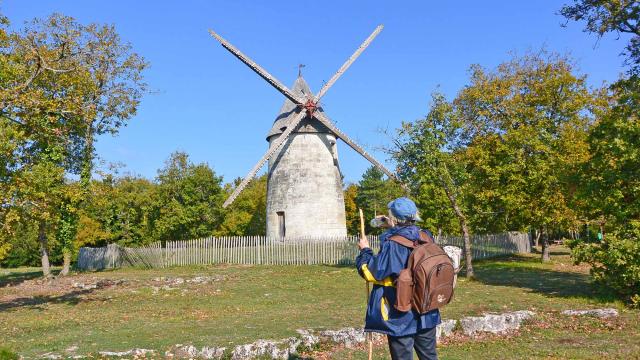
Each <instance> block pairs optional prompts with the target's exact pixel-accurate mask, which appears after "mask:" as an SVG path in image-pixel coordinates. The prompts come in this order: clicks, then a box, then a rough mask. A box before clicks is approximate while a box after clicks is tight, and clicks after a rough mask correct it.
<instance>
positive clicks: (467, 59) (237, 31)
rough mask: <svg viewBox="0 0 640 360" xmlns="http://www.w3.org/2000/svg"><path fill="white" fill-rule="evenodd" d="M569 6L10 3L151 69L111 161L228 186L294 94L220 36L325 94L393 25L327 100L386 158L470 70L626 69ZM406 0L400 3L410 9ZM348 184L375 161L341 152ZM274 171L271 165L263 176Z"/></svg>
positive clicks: (108, 151)
mask: <svg viewBox="0 0 640 360" xmlns="http://www.w3.org/2000/svg"><path fill="white" fill-rule="evenodd" d="M568 1H570V0H563V1H551V0H545V1H506V0H505V1H455V2H447V1H403V2H397V1H395V2H392V1H252V2H250V1H189V0H183V1H179V2H178V1H132V0H128V1H120V0H110V1H93V0H91V1H90V0H86V1H80V0H76V1H73V0H57V1H42V0H4V1H2V0H0V8H1V9H2V11H3V12H4V13H5V15H7V16H8V17H9V18H10V20H11V21H12V23H13V24H12V25H13V26H14V27H19V26H21V24H22V23H23V22H24V21H26V20H29V19H31V18H33V17H43V16H47V15H49V14H50V13H52V12H61V13H63V14H66V15H70V16H73V17H75V18H76V19H78V20H79V21H80V22H83V23H88V22H99V23H111V24H115V26H116V29H117V30H118V32H119V33H120V34H121V36H122V38H124V39H125V40H126V41H129V42H130V43H131V44H132V45H133V47H134V48H135V50H136V51H137V52H138V53H140V54H141V55H143V56H144V57H145V58H146V59H147V60H148V61H149V62H150V63H151V67H150V69H149V70H148V72H147V73H146V78H147V80H148V83H149V84H150V86H151V88H152V90H153V93H152V94H149V95H148V96H146V97H145V99H144V100H143V102H142V104H141V106H140V109H139V112H138V115H137V116H136V117H135V118H133V119H131V121H130V123H129V125H128V126H127V127H126V128H123V129H122V131H121V132H120V134H119V135H118V136H117V137H112V136H109V135H107V136H102V137H100V138H99V141H98V143H97V151H98V155H99V156H100V158H101V159H103V161H104V162H119V163H123V164H125V165H126V166H125V167H124V168H123V169H122V170H121V172H129V173H132V174H137V175H142V176H145V177H148V178H153V177H155V175H156V171H157V169H158V168H160V167H161V166H162V165H163V162H164V160H165V159H166V158H167V157H168V156H169V154H170V153H171V152H173V151H176V150H181V151H185V152H187V153H188V154H189V155H190V156H191V159H192V160H193V161H194V162H206V163H208V164H209V165H210V166H211V167H212V168H213V169H214V170H215V171H216V173H218V174H219V175H223V176H224V178H225V181H231V180H232V179H233V178H235V177H238V176H244V175H245V174H246V172H247V171H248V170H249V169H250V168H251V167H252V166H253V164H254V163H255V162H256V161H257V160H258V159H259V158H260V157H261V156H262V154H263V153H264V152H265V151H266V149H267V142H266V141H265V135H266V133H267V132H268V131H269V129H270V127H271V124H272V122H273V120H274V118H275V116H276V115H277V112H278V110H279V108H280V106H281V105H282V102H283V101H284V97H283V96H282V95H281V94H280V93H278V92H277V91H276V90H274V89H273V88H272V87H271V86H270V85H268V84H267V83H266V82H265V81H264V80H262V79H261V78H259V77H258V76H257V75H255V74H254V73H253V72H252V71H251V70H249V69H248V68H247V67H246V66H245V65H243V64H242V63H240V62H239V61H238V60H237V59H236V58H234V57H233V56H231V54H229V53H228V52H227V51H226V50H224V49H223V48H222V47H221V46H220V45H219V44H218V43H217V42H216V41H215V40H214V39H213V38H212V37H210V36H209V34H208V33H207V30H208V29H209V28H212V29H214V30H216V31H217V32H218V33H220V34H221V35H222V36H223V37H225V38H227V39H228V40H229V41H230V42H231V43H233V44H234V45H235V46H237V47H238V48H239V49H241V50H242V51H243V52H244V53H246V54H247V55H249V56H250V57H251V58H253V59H254V60H256V61H257V62H258V63H259V64H261V65H262V66H263V67H265V68H266V69H267V70H268V71H269V72H271V73H272V74H273V75H275V76H276V77H277V78H279V79H280V80H281V81H282V82H283V83H285V84H286V85H287V86H290V85H291V84H292V83H293V81H294V80H295V78H296V76H297V65H298V64H300V63H302V64H306V67H305V68H304V71H303V74H304V77H305V79H306V80H307V82H308V83H309V85H310V86H311V88H312V90H314V92H317V91H318V90H319V88H320V87H321V86H322V84H323V81H326V80H328V79H329V77H330V76H331V75H332V74H333V73H334V72H335V71H336V70H337V69H338V67H340V65H342V63H343V62H344V61H345V60H346V59H347V57H349V56H350V55H351V53H352V52H353V51H354V50H355V49H356V48H357V46H358V45H359V44H360V43H361V42H362V41H363V40H364V39H365V38H366V37H367V36H368V35H369V33H370V32H371V31H373V29H374V28H375V26H376V25H378V24H384V25H385V29H384V30H383V31H382V33H381V34H380V35H379V36H378V38H377V39H376V40H375V41H374V42H373V43H372V45H371V46H370V47H369V48H368V49H367V50H366V51H365V52H364V53H363V54H362V56H361V57H360V58H359V59H358V60H357V61H356V62H355V64H354V65H353V66H352V67H351V68H350V69H349V70H348V71H347V73H346V74H345V75H344V76H343V77H342V78H341V79H340V80H339V81H338V82H337V83H336V84H335V85H334V86H333V88H332V89H331V90H330V91H329V92H328V93H327V95H326V96H325V97H324V98H323V107H324V109H325V111H326V112H327V114H328V115H329V116H330V117H331V118H332V119H333V120H334V121H335V122H336V123H337V125H338V127H339V128H341V129H342V130H343V131H345V132H346V133H347V134H348V135H350V136H351V137H352V138H354V139H356V140H357V141H358V142H359V143H360V144H361V145H363V146H364V147H365V148H366V149H367V150H370V151H371V152H372V153H373V154H374V155H375V156H376V157H378V158H379V160H382V161H384V160H386V156H385V155H384V154H383V153H382V151H380V150H379V149H380V148H381V147H384V146H389V144H390V142H389V139H388V138H386V137H385V136H384V135H382V134H381V133H380V129H389V130H393V129H395V128H397V127H398V126H399V124H400V122H401V121H411V120H415V119H418V118H420V117H422V116H424V115H425V114H426V113H427V111H428V105H429V95H430V93H431V92H433V91H434V90H437V89H439V90H440V91H442V92H444V93H445V94H446V95H447V96H449V97H450V98H451V97H453V96H455V94H456V92H457V91H459V90H460V89H461V88H462V87H463V86H464V85H465V84H466V83H467V80H468V72H467V70H468V68H469V66H470V65H471V64H476V63H477V64H480V65H482V66H485V67H494V66H496V65H497V64H499V63H500V62H503V61H505V60H507V59H509V57H510V55H509V54H510V53H512V52H516V53H523V52H524V51H527V50H528V49H533V50H537V49H540V48H541V47H543V46H544V47H546V48H547V49H548V50H552V51H558V52H561V53H569V54H570V55H571V56H573V57H574V58H575V59H576V61H577V63H578V65H579V70H580V71H581V72H583V73H586V74H588V76H589V78H588V79H589V83H590V84H591V85H593V86H600V85H602V84H603V82H605V81H608V82H611V81H613V80H615V79H616V78H617V77H618V74H619V73H621V72H622V71H623V67H622V61H623V60H622V58H621V57H619V56H618V54H619V53H620V52H621V51H622V50H623V47H624V43H625V42H626V41H625V39H624V38H622V39H616V37H615V36H609V37H605V38H603V39H601V40H597V39H596V37H594V36H592V35H588V34H586V33H583V32H582V27H583V24H578V23H569V24H568V26H567V27H566V28H563V27H561V24H563V23H564V20H563V18H561V17H560V16H559V15H557V14H556V13H557V11H558V10H559V9H560V8H561V6H562V4H563V3H565V2H568ZM400 4H401V5H400ZM339 156H340V162H341V169H342V171H343V172H344V174H345V180H346V181H347V182H355V181H358V179H359V178H360V176H361V174H362V173H363V172H364V170H365V169H366V168H367V167H368V166H369V164H368V162H367V161H366V160H365V159H363V158H362V157H360V155H358V154H357V153H355V152H354V151H352V150H351V149H350V148H348V147H347V146H346V145H345V144H344V143H340V144H339ZM263 171H264V169H263Z"/></svg>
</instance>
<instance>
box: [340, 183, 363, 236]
mask: <svg viewBox="0 0 640 360" xmlns="http://www.w3.org/2000/svg"><path fill="white" fill-rule="evenodd" d="M357 197H358V185H356V184H349V185H347V187H346V188H345V189H344V214H345V218H346V222H347V234H359V233H360V213H359V212H358V204H357V203H356V198H357Z"/></svg>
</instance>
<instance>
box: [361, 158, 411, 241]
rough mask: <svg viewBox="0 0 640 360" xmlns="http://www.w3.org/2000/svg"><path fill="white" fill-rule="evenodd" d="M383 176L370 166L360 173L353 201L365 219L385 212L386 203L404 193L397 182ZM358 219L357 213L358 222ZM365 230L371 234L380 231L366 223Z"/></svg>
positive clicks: (378, 170)
mask: <svg viewBox="0 0 640 360" xmlns="http://www.w3.org/2000/svg"><path fill="white" fill-rule="evenodd" d="M383 177H384V174H383V173H382V171H381V170H380V169H378V168H377V167H375V166H371V167H369V168H368V169H367V170H366V171H365V172H364V174H362V179H361V180H360V182H358V191H357V195H356V198H355V201H356V205H357V206H358V207H359V208H361V209H362V211H363V212H364V215H365V219H372V218H373V217H374V216H376V215H385V214H387V204H388V203H389V202H390V201H391V200H393V199H395V198H397V197H400V196H403V194H404V190H403V189H402V187H401V186H400V185H399V184H398V183H396V182H395V181H393V180H390V179H384V178H383ZM359 221H360V220H359V215H358V224H359ZM358 226H359V225H358ZM365 230H366V232H367V233H372V234H376V233H379V232H380V229H374V228H372V227H371V226H370V225H369V224H368V223H366V224H365ZM358 231H359V230H358Z"/></svg>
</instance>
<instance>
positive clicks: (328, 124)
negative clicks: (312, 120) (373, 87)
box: [313, 112, 400, 182]
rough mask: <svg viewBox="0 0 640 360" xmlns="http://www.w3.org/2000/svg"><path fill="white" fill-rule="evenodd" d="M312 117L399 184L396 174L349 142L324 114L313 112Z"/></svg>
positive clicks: (345, 135) (355, 144)
mask: <svg viewBox="0 0 640 360" xmlns="http://www.w3.org/2000/svg"><path fill="white" fill-rule="evenodd" d="M313 115H314V116H315V117H316V119H318V120H320V122H321V123H322V124H324V126H326V127H328V128H329V130H331V131H332V132H333V133H334V134H335V135H336V136H337V137H339V138H340V139H341V140H342V141H344V142H345V143H346V144H347V145H349V146H351V148H352V149H353V150H355V151H357V152H358V153H360V155H362V156H364V158H365V159H367V160H369V162H370V163H372V164H373V165H375V166H376V167H378V169H380V170H382V172H383V173H385V174H387V176H388V177H389V178H390V179H394V180H397V181H398V182H400V179H398V176H396V174H394V173H392V172H391V171H389V170H388V169H387V168H386V167H385V166H384V165H382V164H381V163H380V162H379V161H378V160H376V159H375V158H374V157H373V156H371V155H369V154H368V153H367V152H366V151H365V150H364V149H363V148H362V147H361V146H360V145H358V144H357V143H356V142H355V141H353V140H351V138H349V136H347V134H345V133H343V132H342V131H340V129H338V128H337V127H336V126H335V125H334V124H333V122H332V121H331V120H330V119H329V118H328V117H327V116H326V115H325V114H324V113H322V112H315V113H314V114H313Z"/></svg>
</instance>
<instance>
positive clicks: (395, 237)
mask: <svg viewBox="0 0 640 360" xmlns="http://www.w3.org/2000/svg"><path fill="white" fill-rule="evenodd" d="M389 240H391V241H393V242H396V243H398V244H400V245H402V246H405V247H408V248H409V249H413V248H415V247H416V243H415V242H413V241H411V240H409V239H407V238H406V237H404V236H400V235H393V236H389Z"/></svg>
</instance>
